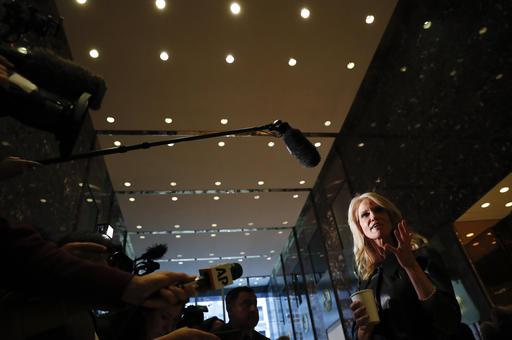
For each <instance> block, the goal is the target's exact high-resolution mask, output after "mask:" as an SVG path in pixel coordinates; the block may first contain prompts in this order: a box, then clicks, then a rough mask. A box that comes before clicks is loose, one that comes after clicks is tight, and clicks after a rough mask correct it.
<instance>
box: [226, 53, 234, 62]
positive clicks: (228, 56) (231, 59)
mask: <svg viewBox="0 0 512 340" xmlns="http://www.w3.org/2000/svg"><path fill="white" fill-rule="evenodd" d="M234 62H235V57H234V56H233V55H232V54H228V55H227V56H226V63H228V64H233V63H234Z"/></svg>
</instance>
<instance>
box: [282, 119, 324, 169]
mask: <svg viewBox="0 0 512 340" xmlns="http://www.w3.org/2000/svg"><path fill="white" fill-rule="evenodd" d="M275 124H276V130H277V131H279V132H280V133H281V134H282V135H283V139H284V143H285V144H286V147H287V149H288V151H289V152H290V153H291V154H292V155H293V156H295V158H297V159H298V160H299V162H300V163H301V164H302V165H303V166H305V167H308V168H312V167H315V166H317V165H318V163H320V154H319V153H318V150H317V149H316V148H315V146H314V145H313V144H311V142H310V141H309V140H308V139H307V138H306V137H305V136H304V135H303V134H302V132H300V130H298V129H294V128H292V127H291V126H290V124H288V123H286V122H280V121H278V122H276V123H275Z"/></svg>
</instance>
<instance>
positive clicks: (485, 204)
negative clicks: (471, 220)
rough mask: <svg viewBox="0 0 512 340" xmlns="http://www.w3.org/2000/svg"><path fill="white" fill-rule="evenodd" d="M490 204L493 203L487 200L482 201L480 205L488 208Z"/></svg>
mask: <svg viewBox="0 0 512 340" xmlns="http://www.w3.org/2000/svg"><path fill="white" fill-rule="evenodd" d="M490 205H491V203H489V202H485V203H482V205H481V206H480V207H482V208H487V207H489V206H490Z"/></svg>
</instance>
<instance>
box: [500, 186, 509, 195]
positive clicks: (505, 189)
mask: <svg viewBox="0 0 512 340" xmlns="http://www.w3.org/2000/svg"><path fill="white" fill-rule="evenodd" d="M509 190H510V188H509V187H503V188H501V189H500V192H501V193H502V194H504V193H506V192H507V191H509Z"/></svg>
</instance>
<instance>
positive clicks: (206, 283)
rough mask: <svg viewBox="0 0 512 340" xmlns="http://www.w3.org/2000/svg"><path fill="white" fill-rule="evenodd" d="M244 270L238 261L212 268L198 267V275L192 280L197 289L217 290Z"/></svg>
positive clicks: (231, 281)
mask: <svg viewBox="0 0 512 340" xmlns="http://www.w3.org/2000/svg"><path fill="white" fill-rule="evenodd" d="M243 272H244V270H243V269H242V266H241V265H240V264H238V263H224V264H219V265H217V266H215V267H212V268H207V269H199V277H198V278H197V279H196V280H195V281H194V283H195V284H197V285H198V289H199V290H217V289H220V288H222V287H225V286H228V285H230V284H232V283H233V281H234V280H236V279H238V278H240V277H241V276H242V274H243Z"/></svg>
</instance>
